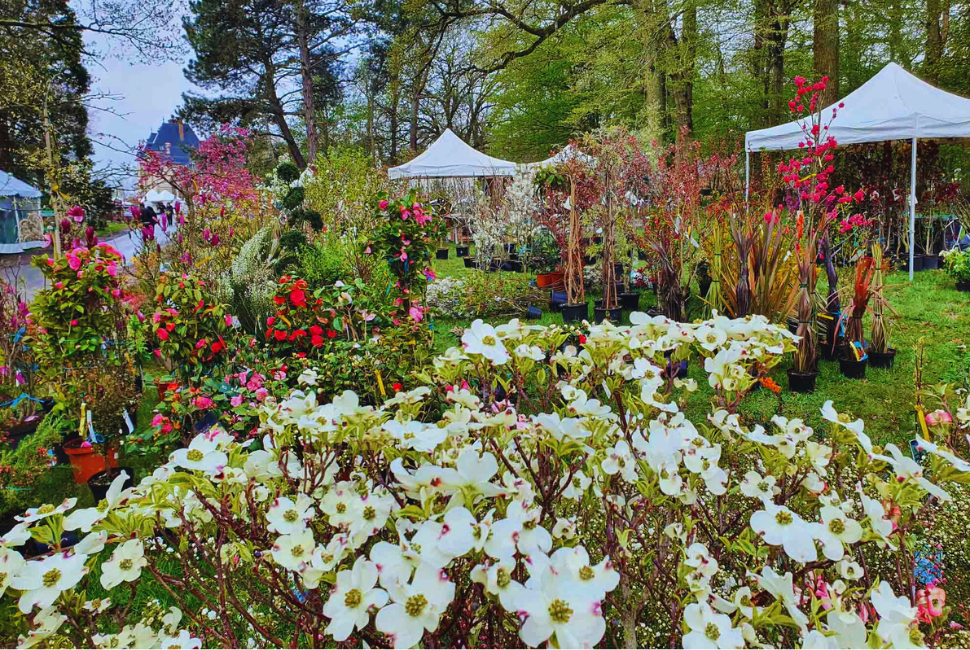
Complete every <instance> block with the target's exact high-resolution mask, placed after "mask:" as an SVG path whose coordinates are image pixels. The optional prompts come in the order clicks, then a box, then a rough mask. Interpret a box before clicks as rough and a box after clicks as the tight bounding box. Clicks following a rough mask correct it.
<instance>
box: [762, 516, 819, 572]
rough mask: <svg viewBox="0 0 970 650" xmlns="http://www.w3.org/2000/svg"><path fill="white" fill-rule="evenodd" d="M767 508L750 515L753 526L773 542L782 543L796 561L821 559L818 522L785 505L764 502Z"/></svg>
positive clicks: (774, 544)
mask: <svg viewBox="0 0 970 650" xmlns="http://www.w3.org/2000/svg"><path fill="white" fill-rule="evenodd" d="M763 505H764V507H765V509H764V510H759V511H758V512H756V513H754V514H753V515H751V528H752V530H754V531H755V532H756V533H760V534H761V535H762V536H763V537H764V540H765V541H766V542H767V543H769V544H771V545H772V546H781V547H783V548H784V549H785V553H787V554H788V556H789V557H791V558H792V559H793V560H795V561H797V562H802V563H805V562H814V561H815V560H817V559H818V551H817V550H816V548H815V538H816V537H817V529H818V527H819V525H818V524H815V523H809V522H807V521H805V520H804V519H802V518H801V517H799V516H798V514H797V513H795V512H792V511H791V510H789V509H788V508H787V507H786V506H779V505H775V504H774V503H764V504H763Z"/></svg>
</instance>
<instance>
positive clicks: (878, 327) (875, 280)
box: [868, 242, 896, 368]
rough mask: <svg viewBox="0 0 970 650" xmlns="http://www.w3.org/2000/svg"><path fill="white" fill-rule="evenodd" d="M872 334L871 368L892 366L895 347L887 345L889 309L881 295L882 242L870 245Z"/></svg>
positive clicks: (883, 260) (882, 269)
mask: <svg viewBox="0 0 970 650" xmlns="http://www.w3.org/2000/svg"><path fill="white" fill-rule="evenodd" d="M872 263H873V267H874V269H875V271H874V272H873V274H872V299H873V304H872V334H871V336H870V337H869V350H868V354H869V365H870V366H872V367H873V368H892V367H893V361H894V360H895V358H896V348H892V347H890V346H889V325H888V324H887V323H886V309H891V308H890V307H889V304H888V303H887V302H886V300H885V298H884V297H883V295H882V289H883V284H884V282H885V279H884V275H883V274H884V272H885V267H886V261H885V259H884V257H883V250H882V244H880V243H879V242H876V243H875V244H873V245H872Z"/></svg>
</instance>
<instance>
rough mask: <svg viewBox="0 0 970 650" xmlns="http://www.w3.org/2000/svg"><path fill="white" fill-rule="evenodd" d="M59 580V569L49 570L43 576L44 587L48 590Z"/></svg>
mask: <svg viewBox="0 0 970 650" xmlns="http://www.w3.org/2000/svg"><path fill="white" fill-rule="evenodd" d="M60 579H61V571H60V569H51V570H50V571H48V572H47V573H45V574H44V587H46V588H48V589H50V588H51V587H53V586H54V585H56V584H57V582H58V581H59V580H60Z"/></svg>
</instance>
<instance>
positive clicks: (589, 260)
mask: <svg viewBox="0 0 970 650" xmlns="http://www.w3.org/2000/svg"><path fill="white" fill-rule="evenodd" d="M594 262H596V258H595V257H590V256H589V255H583V266H590V265H591V264H593V263H594Z"/></svg>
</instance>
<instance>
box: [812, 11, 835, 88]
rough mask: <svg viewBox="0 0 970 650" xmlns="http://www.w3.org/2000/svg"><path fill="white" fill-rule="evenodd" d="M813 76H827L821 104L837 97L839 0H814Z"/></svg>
mask: <svg viewBox="0 0 970 650" xmlns="http://www.w3.org/2000/svg"><path fill="white" fill-rule="evenodd" d="M813 62H814V64H815V65H814V67H815V77H816V79H820V78H821V77H823V76H828V78H829V82H828V85H827V87H826V88H825V90H823V91H822V93H821V98H820V100H821V102H822V106H829V105H830V104H832V103H834V102H836V101H838V98H839V0H815V46H814V51H813Z"/></svg>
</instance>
